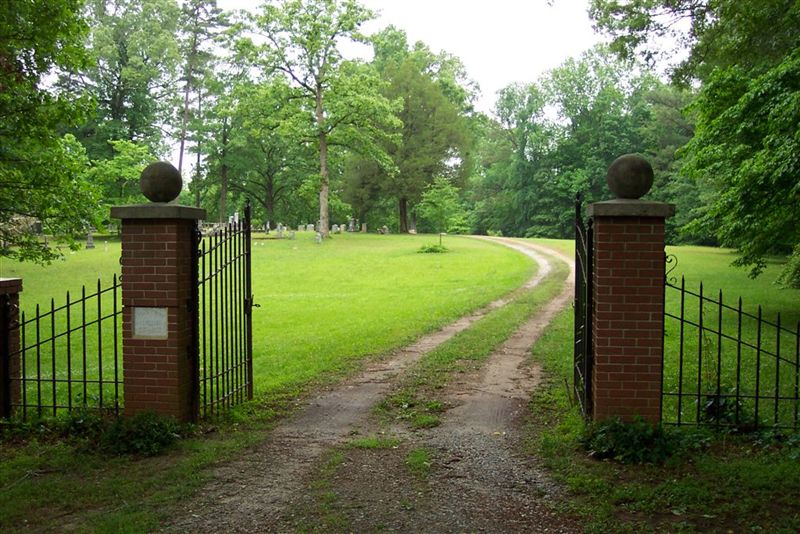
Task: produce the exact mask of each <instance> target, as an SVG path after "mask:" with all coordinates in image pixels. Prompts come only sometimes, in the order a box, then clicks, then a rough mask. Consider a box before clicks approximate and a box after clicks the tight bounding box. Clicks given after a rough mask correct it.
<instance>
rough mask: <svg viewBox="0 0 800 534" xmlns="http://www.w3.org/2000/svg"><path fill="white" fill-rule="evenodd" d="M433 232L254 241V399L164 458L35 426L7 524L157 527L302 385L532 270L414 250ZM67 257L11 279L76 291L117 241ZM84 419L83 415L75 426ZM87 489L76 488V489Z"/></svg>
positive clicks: (21, 447)
mask: <svg viewBox="0 0 800 534" xmlns="http://www.w3.org/2000/svg"><path fill="white" fill-rule="evenodd" d="M433 239H435V238H429V237H425V236H377V235H345V236H336V237H334V239H332V240H331V241H328V242H326V243H324V244H322V245H317V244H315V243H314V241H313V237H312V234H303V233H298V238H297V239H296V240H294V241H289V240H284V241H277V240H266V239H256V240H255V243H254V246H253V278H254V289H253V291H254V293H255V295H256V300H257V302H258V303H260V304H261V308H257V309H256V310H255V313H254V333H255V336H254V348H255V357H254V360H255V368H256V369H255V371H256V391H257V392H258V395H257V397H258V398H257V401H256V402H254V403H249V404H246V405H244V406H242V407H241V408H239V409H237V410H234V412H233V413H232V414H231V415H230V417H229V418H227V419H222V420H217V421H214V422H213V427H210V426H208V425H203V426H201V427H200V429H201V430H203V431H204V432H208V431H211V432H212V433H211V434H210V435H201V436H198V437H197V438H190V439H185V440H182V441H181V443H180V444H179V445H178V447H177V448H176V449H175V450H173V451H171V452H170V453H169V454H167V455H166V456H163V457H156V458H137V457H121V458H109V457H107V456H105V455H103V454H98V453H97V452H96V451H93V450H91V448H87V447H86V446H85V445H83V442H82V441H81V438H77V441H74V440H75V438H70V439H67V440H66V441H63V442H62V441H61V440H59V439H57V438H56V439H54V438H55V437H54V436H52V435H49V434H42V435H41V437H39V431H37V429H40V427H39V426H38V425H37V426H35V427H33V430H34V431H33V432H32V433H31V434H30V435H29V436H28V437H27V438H26V439H25V440H23V441H22V442H21V443H20V442H17V441H15V439H16V438H14V436H13V435H12V436H10V437H9V440H8V441H5V442H4V443H3V446H2V447H0V493H2V494H3V496H4V498H3V499H2V500H0V530H3V529H12V528H15V527H18V526H20V525H23V524H25V525H27V526H28V527H29V528H34V529H43V530H47V529H59V528H76V529H78V530H90V531H114V532H116V531H131V532H134V531H135V532H139V531H146V530H148V529H152V528H155V527H156V526H157V524H158V521H159V519H160V518H161V516H162V514H163V513H164V509H165V506H166V505H168V504H169V503H171V502H174V501H176V500H179V499H181V498H183V497H184V496H186V495H187V494H188V493H190V492H191V491H193V490H194V489H195V488H196V487H198V486H199V485H200V484H201V483H202V482H203V481H204V480H205V478H204V477H205V476H206V475H205V473H206V471H204V470H205V469H206V468H207V467H208V466H210V465H212V464H213V463H215V462H218V461H220V460H223V459H225V458H226V457H229V456H230V455H232V454H235V453H236V452H237V451H241V450H242V449H243V448H245V447H246V446H248V445H250V444H252V443H254V442H256V441H257V440H259V439H263V437H264V432H265V430H266V429H268V428H269V426H270V425H271V424H273V423H274V421H275V419H276V416H277V415H280V414H284V413H286V412H287V411H289V410H291V407H292V406H294V405H295V402H296V399H297V395H299V394H300V393H301V391H302V390H303V389H304V388H307V387H310V386H311V385H313V384H314V383H316V382H319V381H322V380H332V379H335V378H336V377H339V376H341V375H342V372H344V371H346V370H349V369H353V368H355V365H356V362H357V360H358V359H359V358H361V359H363V358H364V357H367V356H368V355H372V354H380V353H382V352H383V351H387V350H390V349H391V348H392V347H395V346H398V345H401V344H403V343H405V342H407V341H409V340H411V339H413V338H415V337H417V336H419V335H421V334H422V333H424V332H428V331H430V330H432V329H434V328H436V327H437V326H439V325H442V324H444V323H447V322H449V321H451V320H453V319H455V318H456V317H458V316H460V315H462V314H464V313H466V312H468V311H470V310H472V309H474V308H477V307H480V306H481V305H483V304H486V303H487V302H489V301H491V300H493V299H494V298H495V297H497V296H499V295H501V294H504V293H506V292H508V291H509V290H511V289H513V288H514V287H516V286H518V285H520V284H521V283H522V282H523V281H524V280H526V279H527V278H528V277H529V276H530V275H531V274H532V272H533V271H534V269H535V268H536V266H535V265H534V264H533V263H532V262H531V261H530V259H528V258H527V257H525V256H523V255H522V254H519V253H517V252H515V251H512V250H510V249H508V248H506V247H502V246H499V245H495V244H491V243H485V242H482V241H477V240H471V239H467V238H455V237H452V238H450V237H448V238H447V239H446V243H445V244H446V246H447V247H448V248H449V249H450V250H451V252H448V253H446V254H418V253H417V252H416V250H417V249H418V248H419V247H420V245H422V244H424V243H426V242H428V241H431V240H433ZM114 247H115V245H114V244H113V243H109V247H108V250H105V249H104V246H103V243H102V241H100V240H98V248H97V249H94V250H90V251H79V252H77V253H76V254H69V255H68V257H67V260H66V261H65V262H63V263H58V264H55V265H54V266H53V267H51V268H49V269H47V268H40V267H35V266H29V265H25V266H19V265H16V264H12V263H10V262H7V261H5V262H4V263H3V264H2V271H3V274H2V276H22V277H23V278H24V290H23V299H24V300H23V302H22V305H23V308H25V309H28V310H30V309H32V308H33V307H35V305H36V303H37V302H39V303H42V302H44V303H46V302H48V299H49V297H50V294H51V293H52V292H55V293H56V294H63V293H65V292H66V290H67V289H70V290H71V291H73V292H74V291H75V290H76V289H79V288H80V285H81V283H95V282H96V280H95V278H96V277H97V276H98V275H99V276H102V277H103V278H104V279H105V278H106V277H109V278H110V276H111V274H112V273H113V272H115V271H116V270H117V269H118V268H119V267H118V250H119V249H118V245H116V247H117V248H114ZM42 288H44V289H42ZM77 423H78V426H80V422H79V421H78V422H77ZM76 487H80V488H81V489H80V490H79V491H78V490H75V489H74V488H76Z"/></svg>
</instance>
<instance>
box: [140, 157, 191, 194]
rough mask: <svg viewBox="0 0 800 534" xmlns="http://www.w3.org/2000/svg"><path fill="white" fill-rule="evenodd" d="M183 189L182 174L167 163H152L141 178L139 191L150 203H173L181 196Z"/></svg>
mask: <svg viewBox="0 0 800 534" xmlns="http://www.w3.org/2000/svg"><path fill="white" fill-rule="evenodd" d="M181 188H183V180H182V179H181V173H180V172H178V169H176V168H175V167H174V166H173V165H172V164H171V163H167V162H166V161H156V162H155V163H151V164H150V165H148V166H147V167H145V168H144V170H143V171H142V174H141V176H140V177H139V189H141V191H142V194H143V195H144V196H146V197H147V199H148V200H150V202H171V201H173V200H175V199H176V198H178V195H180V194H181Z"/></svg>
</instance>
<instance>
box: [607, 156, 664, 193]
mask: <svg viewBox="0 0 800 534" xmlns="http://www.w3.org/2000/svg"><path fill="white" fill-rule="evenodd" d="M606 182H607V183H608V188H609V189H611V192H612V193H614V194H615V195H616V196H617V198H630V199H636V198H641V197H642V196H644V195H646V194H647V192H648V191H650V188H651V187H652V186H653V167H652V166H651V165H650V163H649V162H648V161H647V160H646V159H644V158H643V157H642V156H640V155H638V154H625V155H624V156H620V157H618V158H617V159H615V160H614V162H613V163H612V164H611V165H610V166H609V167H608V174H606Z"/></svg>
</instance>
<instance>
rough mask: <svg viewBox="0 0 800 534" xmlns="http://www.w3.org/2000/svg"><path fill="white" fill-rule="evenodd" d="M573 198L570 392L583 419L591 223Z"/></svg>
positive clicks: (588, 399)
mask: <svg viewBox="0 0 800 534" xmlns="http://www.w3.org/2000/svg"><path fill="white" fill-rule="evenodd" d="M582 204H583V198H582V196H581V194H580V193H578V194H577V195H576V197H575V346H574V351H575V352H574V369H573V390H574V394H575V398H576V399H577V401H578V403H579V404H580V407H581V412H582V413H583V415H584V417H589V416H591V414H592V395H591V393H592V392H591V388H592V220H591V219H589V220H588V221H587V222H586V223H584V220H583V209H582Z"/></svg>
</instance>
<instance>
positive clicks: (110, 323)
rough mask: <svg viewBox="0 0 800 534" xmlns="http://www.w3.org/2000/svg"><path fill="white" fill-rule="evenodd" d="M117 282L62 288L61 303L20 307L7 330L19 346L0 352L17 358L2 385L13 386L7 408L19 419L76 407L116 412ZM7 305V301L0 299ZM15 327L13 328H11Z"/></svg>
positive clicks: (118, 386) (118, 365) (118, 403)
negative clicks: (30, 309)
mask: <svg viewBox="0 0 800 534" xmlns="http://www.w3.org/2000/svg"><path fill="white" fill-rule="evenodd" d="M120 288H121V283H120V281H119V279H118V278H117V276H116V275H114V279H113V282H112V283H111V285H109V286H108V287H105V288H103V287H102V284H101V281H100V280H99V279H98V280H97V286H96V290H94V291H93V292H91V293H87V289H86V286H84V287H83V288H82V289H81V292H80V296H77V297H74V296H73V295H71V294H70V292H67V294H66V299H65V302H64V304H61V305H58V306H57V305H56V302H55V299H51V300H50V305H49V306H45V307H41V306H40V305H38V304H37V305H36V308H35V310H34V312H33V313H25V312H22V314H21V316H20V320H19V322H18V323H17V324H12V325H10V332H9V333H8V334H11V335H13V334H18V335H19V349H18V350H16V351H10V352H9V353H8V354H3V355H2V357H3V358H4V359H6V362H5V363H4V366H7V365H8V362H10V361H17V362H18V368H19V373H13V374H11V373H9V375H8V377H7V380H8V384H7V385H6V387H7V388H8V389H7V390H8V391H14V392H15V394H14V395H12V396H11V402H10V409H11V412H12V413H13V414H14V415H15V416H17V417H21V418H22V419H29V418H30V417H31V416H38V417H41V416H56V415H58V414H59V412H64V411H72V410H74V409H76V408H93V409H101V410H106V411H109V412H111V413H114V414H118V413H119V410H120V407H121V404H122V359H121V357H120V355H121V341H120V340H121V332H122V326H121V323H122V308H121V298H120V292H121V289H120ZM6 305H7V303H6ZM14 330H17V332H14Z"/></svg>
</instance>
